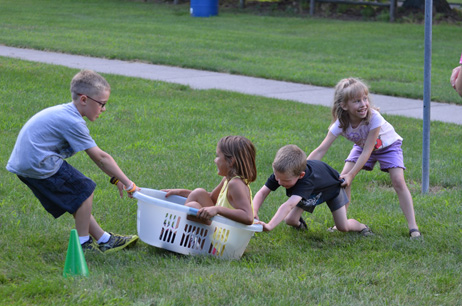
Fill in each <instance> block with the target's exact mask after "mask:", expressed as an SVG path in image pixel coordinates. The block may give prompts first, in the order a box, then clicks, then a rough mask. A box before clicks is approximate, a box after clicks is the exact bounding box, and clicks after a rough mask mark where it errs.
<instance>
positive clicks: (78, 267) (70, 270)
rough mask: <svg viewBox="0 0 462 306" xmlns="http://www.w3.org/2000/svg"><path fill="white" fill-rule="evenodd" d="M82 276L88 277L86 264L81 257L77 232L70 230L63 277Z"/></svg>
mask: <svg viewBox="0 0 462 306" xmlns="http://www.w3.org/2000/svg"><path fill="white" fill-rule="evenodd" d="M77 275H83V276H88V275H89V272H88V267H87V262H86V261H85V256H84V255H83V250H82V246H81V245H80V241H79V235H78V234H77V230H76V229H73V230H71V236H70V238H69V246H68V247H67V255H66V262H65V263H64V272H63V276H64V277H68V276H77Z"/></svg>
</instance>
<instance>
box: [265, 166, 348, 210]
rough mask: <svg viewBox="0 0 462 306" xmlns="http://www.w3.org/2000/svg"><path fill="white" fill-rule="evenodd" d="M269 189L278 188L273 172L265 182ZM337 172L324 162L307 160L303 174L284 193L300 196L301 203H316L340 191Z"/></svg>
mask: <svg viewBox="0 0 462 306" xmlns="http://www.w3.org/2000/svg"><path fill="white" fill-rule="evenodd" d="M265 186H266V187H268V188H269V189H270V190H271V191H275V190H276V189H278V188H279V186H280V185H279V183H278V181H277V180H276V178H275V176H274V173H273V174H271V175H270V177H269V178H268V180H267V181H266V183H265ZM340 188H341V187H340V181H339V173H338V172H337V171H336V170H335V169H333V168H332V167H331V166H329V165H328V164H326V163H325V162H322V161H319V160H307V161H306V169H305V176H304V177H303V178H301V179H299V180H298V181H297V183H295V185H294V186H292V187H291V188H288V189H286V195H287V196H288V197H291V196H293V195H298V196H300V197H302V201H300V202H301V203H304V202H305V203H307V204H310V205H313V203H311V202H313V201H314V203H315V204H314V205H318V204H321V203H323V202H325V201H329V200H330V199H332V198H334V197H336V196H337V195H338V194H339V192H340Z"/></svg>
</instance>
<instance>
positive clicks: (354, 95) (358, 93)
mask: <svg viewBox="0 0 462 306" xmlns="http://www.w3.org/2000/svg"><path fill="white" fill-rule="evenodd" d="M363 95H366V96H367V99H368V100H369V106H370V107H369V109H368V110H367V116H366V118H365V119H364V120H365V123H366V124H369V121H370V119H371V116H372V111H371V109H377V108H376V107H374V106H373V105H372V103H371V100H370V97H369V88H368V87H367V85H366V84H365V83H364V82H363V81H361V80H359V79H356V78H347V79H343V80H340V82H338V83H337V85H336V86H335V93H334V104H333V106H332V124H333V123H334V122H335V121H336V120H337V119H338V121H339V122H340V125H339V127H340V128H341V129H342V130H343V131H344V132H345V131H346V129H347V128H348V126H349V125H350V116H349V115H348V112H347V111H345V110H344V109H343V108H342V106H344V105H345V104H346V103H348V102H349V101H351V100H354V99H360V98H361V97H362V96H363Z"/></svg>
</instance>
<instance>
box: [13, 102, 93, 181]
mask: <svg viewBox="0 0 462 306" xmlns="http://www.w3.org/2000/svg"><path fill="white" fill-rule="evenodd" d="M93 147H96V143H95V141H94V140H93V138H92V137H91V136H90V131H89V130H88V127H87V124H86V123H85V120H84V119H83V117H82V115H81V114H80V113H79V111H78V110H77V108H76V107H75V105H74V103H73V102H70V103H66V104H61V105H56V106H53V107H49V108H46V109H44V110H42V111H40V112H38V113H37V114H35V115H34V116H32V118H30V119H29V121H27V123H26V124H25V125H24V126H23V128H22V129H21V131H20V132H19V135H18V139H17V140H16V144H15V146H14V149H13V152H12V153H11V156H10V159H9V161H8V164H7V166H6V169H7V170H8V171H10V172H12V173H15V174H17V175H20V176H24V177H30V178H35V179H45V178H48V177H50V176H52V175H53V174H55V173H56V172H57V171H58V170H59V168H60V167H61V165H62V163H63V160H64V159H65V158H68V157H71V156H72V155H74V154H75V153H77V152H79V151H83V150H87V149H90V148H93Z"/></svg>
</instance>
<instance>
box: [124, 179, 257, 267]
mask: <svg viewBox="0 0 462 306" xmlns="http://www.w3.org/2000/svg"><path fill="white" fill-rule="evenodd" d="M133 197H134V198H136V199H137V200H138V222H137V226H138V235H139V237H140V239H141V240H142V241H144V242H146V243H147V244H150V245H153V246H155V247H158V248H162V249H166V250H170V251H173V252H176V253H180V254H186V255H211V256H215V257H218V258H224V259H239V258H240V257H241V256H242V254H243V253H244V251H245V248H246V247H247V244H248V243H249V241H250V238H252V236H253V234H254V233H255V232H261V231H262V229H263V227H262V226H261V225H260V224H253V225H244V224H241V223H238V222H235V221H233V220H230V219H228V218H225V217H222V216H219V215H217V216H215V217H213V218H212V224H211V225H205V224H202V223H198V222H194V221H190V220H187V219H186V216H187V215H188V214H190V215H196V212H197V209H195V208H191V207H187V206H184V202H185V200H186V199H185V198H183V197H179V196H170V197H168V198H165V192H163V191H160V190H154V189H148V188H141V190H140V191H137V192H135V193H134V194H133Z"/></svg>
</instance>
